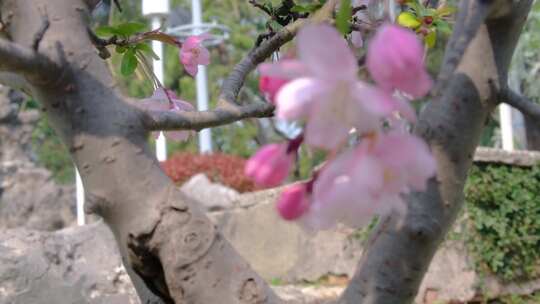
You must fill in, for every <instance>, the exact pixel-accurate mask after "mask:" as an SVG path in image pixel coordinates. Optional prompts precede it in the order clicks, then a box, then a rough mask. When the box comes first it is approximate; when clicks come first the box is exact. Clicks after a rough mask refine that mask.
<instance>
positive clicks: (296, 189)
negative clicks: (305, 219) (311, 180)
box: [276, 184, 309, 221]
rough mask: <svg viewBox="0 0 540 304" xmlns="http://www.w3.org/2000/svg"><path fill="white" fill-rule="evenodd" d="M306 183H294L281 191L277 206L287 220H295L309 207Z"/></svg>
mask: <svg viewBox="0 0 540 304" xmlns="http://www.w3.org/2000/svg"><path fill="white" fill-rule="evenodd" d="M306 190H307V188H306V184H294V185H291V186H289V187H287V188H286V189H285V190H283V191H282V192H281V195H280V197H279V199H278V202H277V205H276V208H277V211H278V213H279V215H280V216H281V217H282V218H283V219H285V220H289V221H291V220H295V219H297V218H299V217H300V216H302V215H303V214H304V213H305V212H306V211H307V210H308V209H309V196H308V194H307V191H306Z"/></svg>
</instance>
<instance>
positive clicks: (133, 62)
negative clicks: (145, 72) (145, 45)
mask: <svg viewBox="0 0 540 304" xmlns="http://www.w3.org/2000/svg"><path fill="white" fill-rule="evenodd" d="M137 65H138V61H137V57H136V56H135V50H134V49H132V48H130V49H129V50H127V51H126V53H125V54H124V57H122V64H121V67H120V72H121V73H122V75H124V76H129V75H131V74H133V72H135V70H136V69H137Z"/></svg>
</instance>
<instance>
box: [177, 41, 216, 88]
mask: <svg viewBox="0 0 540 304" xmlns="http://www.w3.org/2000/svg"><path fill="white" fill-rule="evenodd" d="M208 38H210V34H208V33H204V34H201V35H197V36H190V37H188V38H187V39H186V41H184V43H183V44H182V48H181V49H180V62H182V64H183V65H184V68H185V69H186V71H187V72H188V73H189V75H191V76H193V77H195V75H197V69H198V65H199V64H201V65H208V64H210V52H208V50H207V49H206V48H205V47H204V46H203V45H202V42H203V41H204V40H205V39H208Z"/></svg>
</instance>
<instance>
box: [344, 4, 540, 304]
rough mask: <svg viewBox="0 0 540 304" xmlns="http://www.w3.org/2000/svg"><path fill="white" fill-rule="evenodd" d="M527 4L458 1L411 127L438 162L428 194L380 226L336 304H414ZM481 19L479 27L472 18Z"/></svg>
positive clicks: (503, 77)
mask: <svg viewBox="0 0 540 304" xmlns="http://www.w3.org/2000/svg"><path fill="white" fill-rule="evenodd" d="M531 2H532V1H514V2H510V1H474V0H463V1H461V5H460V11H459V16H458V21H457V22H456V27H455V29H454V33H453V35H452V37H451V39H450V42H449V44H448V46H447V50H446V54H445V61H444V63H443V66H444V67H443V69H442V72H441V75H440V76H439V79H438V83H437V89H436V91H435V94H434V97H433V98H432V100H431V101H430V102H429V103H428V105H427V107H426V108H425V109H424V111H423V112H422V113H421V115H420V119H419V123H418V125H417V127H416V133H417V134H418V135H420V136H422V137H423V138H424V139H425V140H426V141H427V142H428V144H429V145H430V147H431V149H432V152H433V154H434V156H435V158H436V160H437V165H438V170H437V171H438V173H437V176H436V178H432V179H431V180H430V181H429V184H428V188H427V190H426V191H425V192H422V193H414V194H412V195H410V196H409V197H408V198H407V200H408V203H409V204H408V212H407V216H406V218H405V219H404V220H402V221H398V220H397V219H395V218H394V217H392V216H390V217H387V218H383V219H382V220H381V221H380V224H379V226H378V227H377V229H376V231H375V232H374V233H373V235H372V237H371V239H370V240H369V247H368V250H366V252H365V254H364V256H363V257H362V259H361V261H360V263H359V266H358V269H357V272H356V274H355V276H354V277H353V280H352V282H351V284H349V286H348V288H347V289H346V291H345V293H344V295H343V296H342V299H341V300H340V303H343V304H345V303H346V304H353V303H410V302H412V300H413V299H414V296H415V294H416V291H417V289H418V286H419V284H420V282H421V279H422V276H423V274H424V272H425V271H426V268H427V267H428V265H429V263H430V261H431V259H432V257H433V255H434V253H435V251H436V248H437V246H438V245H439V244H440V243H441V241H442V240H443V238H444V236H445V235H446V232H447V231H448V229H449V228H450V226H451V225H452V223H453V222H454V220H455V217H456V215H457V213H458V211H459V210H460V208H461V206H462V204H463V187H464V184H465V180H466V177H467V172H468V170H469V168H470V166H471V163H472V156H473V155H474V150H475V149H476V147H477V145H478V142H479V137H480V134H481V132H482V129H483V126H484V124H485V121H486V119H487V117H488V114H489V113H490V112H491V111H492V110H493V109H494V107H495V106H496V104H497V103H498V102H499V100H497V98H496V97H497V95H498V90H499V88H504V87H506V83H507V72H508V66H509V63H510V59H511V57H512V54H513V51H514V48H515V45H516V42H517V39H518V38H519V35H520V32H521V28H522V26H523V23H524V21H525V19H526V17H527V14H528V12H529V9H530V5H531ZM481 17H483V18H485V21H484V22H482V21H481V20H480V22H479V20H476V21H475V20H471V18H481ZM468 37H471V38H472V40H471V39H468ZM468 40H470V43H466V42H467V41H468ZM460 53H461V54H463V56H461V55H460ZM452 66H455V67H456V69H455V70H454V69H453V68H452Z"/></svg>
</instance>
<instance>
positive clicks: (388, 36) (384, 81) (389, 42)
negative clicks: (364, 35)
mask: <svg viewBox="0 0 540 304" xmlns="http://www.w3.org/2000/svg"><path fill="white" fill-rule="evenodd" d="M423 54H424V50H423V47H422V44H421V43H420V41H419V40H418V38H417V37H416V35H415V34H414V33H413V32H412V31H410V30H408V29H405V28H402V27H399V26H397V25H390V24H385V25H383V26H382V27H381V28H380V29H379V30H378V31H377V34H376V35H375V37H374V38H373V39H372V40H371V42H370V44H369V47H368V53H367V61H366V65H367V68H368V70H369V72H370V74H371V77H373V79H374V80H375V81H376V82H377V84H378V85H379V86H381V87H382V88H383V89H385V90H394V89H397V90H401V91H403V92H405V93H407V94H409V95H411V96H412V97H414V98H418V97H422V96H425V95H426V94H427V93H428V92H429V90H430V89H431V86H432V84H433V82H432V80H431V77H430V76H429V74H428V73H427V71H426V69H425V66H424V60H423Z"/></svg>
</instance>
